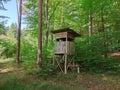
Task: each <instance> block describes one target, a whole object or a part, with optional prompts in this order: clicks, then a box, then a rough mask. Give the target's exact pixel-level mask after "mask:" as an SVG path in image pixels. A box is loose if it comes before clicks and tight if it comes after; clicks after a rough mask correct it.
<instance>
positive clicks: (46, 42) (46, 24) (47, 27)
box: [45, 0, 49, 46]
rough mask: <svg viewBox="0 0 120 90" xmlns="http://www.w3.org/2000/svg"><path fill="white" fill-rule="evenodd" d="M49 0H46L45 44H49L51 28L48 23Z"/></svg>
mask: <svg viewBox="0 0 120 90" xmlns="http://www.w3.org/2000/svg"><path fill="white" fill-rule="evenodd" d="M48 22H49V21H48V0H45V28H46V38H45V39H46V41H45V45H46V46H47V45H48V29H49V25H48Z"/></svg>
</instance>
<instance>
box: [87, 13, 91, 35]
mask: <svg viewBox="0 0 120 90" xmlns="http://www.w3.org/2000/svg"><path fill="white" fill-rule="evenodd" d="M88 34H89V37H90V36H92V14H91V11H89V33H88Z"/></svg>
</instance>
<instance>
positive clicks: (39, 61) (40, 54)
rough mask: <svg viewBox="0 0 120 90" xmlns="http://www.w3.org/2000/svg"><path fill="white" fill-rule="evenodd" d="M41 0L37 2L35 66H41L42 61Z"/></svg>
mask: <svg viewBox="0 0 120 90" xmlns="http://www.w3.org/2000/svg"><path fill="white" fill-rule="evenodd" d="M41 61H42V0H39V3H38V58H37V66H38V68H40V67H41V65H42V63H41Z"/></svg>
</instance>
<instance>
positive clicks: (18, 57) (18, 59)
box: [16, 0, 22, 64]
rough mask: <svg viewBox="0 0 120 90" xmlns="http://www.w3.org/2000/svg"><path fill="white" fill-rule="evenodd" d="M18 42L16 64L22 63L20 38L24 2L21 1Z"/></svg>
mask: <svg viewBox="0 0 120 90" xmlns="http://www.w3.org/2000/svg"><path fill="white" fill-rule="evenodd" d="M18 19H19V20H18V38H17V39H18V40H17V55H16V63H17V64H19V62H20V38H21V19H22V0H20V4H19V18H18Z"/></svg>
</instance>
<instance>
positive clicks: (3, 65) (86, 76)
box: [0, 59, 120, 90]
mask: <svg viewBox="0 0 120 90" xmlns="http://www.w3.org/2000/svg"><path fill="white" fill-rule="evenodd" d="M0 90H120V76H119V75H110V74H106V73H102V74H95V73H87V72H84V73H83V72H81V73H80V74H77V73H68V74H67V75H64V74H58V75H56V76H53V77H45V78H41V77H40V78H35V77H34V76H33V75H29V74H27V73H26V71H25V69H24V68H23V67H22V66H19V67H16V64H15V61H14V60H13V59H0Z"/></svg>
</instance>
